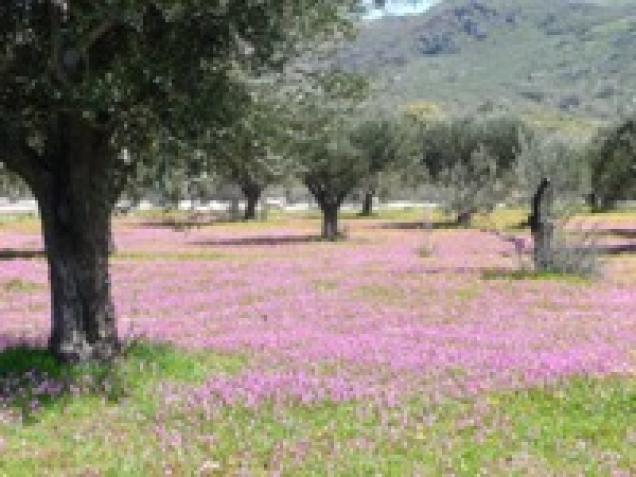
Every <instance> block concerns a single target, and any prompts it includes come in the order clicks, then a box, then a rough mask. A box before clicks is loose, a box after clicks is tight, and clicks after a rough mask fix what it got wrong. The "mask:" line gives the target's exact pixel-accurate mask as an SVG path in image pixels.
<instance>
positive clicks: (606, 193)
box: [588, 118, 636, 210]
mask: <svg viewBox="0 0 636 477" xmlns="http://www.w3.org/2000/svg"><path fill="white" fill-rule="evenodd" d="M588 157H589V161H590V166H591V182H592V195H593V205H594V206H595V208H597V209H602V210H603V209H609V208H611V207H612V206H614V205H615V203H616V201H618V200H621V199H628V198H633V197H635V196H636V118H629V119H626V120H624V121H622V122H621V123H619V124H617V125H614V126H612V127H608V128H605V129H602V130H601V131H599V133H598V134H597V136H596V137H595V138H594V139H593V140H592V143H591V145H590V148H589V156H588Z"/></svg>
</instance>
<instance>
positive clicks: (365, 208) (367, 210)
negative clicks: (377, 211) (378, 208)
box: [360, 190, 375, 217]
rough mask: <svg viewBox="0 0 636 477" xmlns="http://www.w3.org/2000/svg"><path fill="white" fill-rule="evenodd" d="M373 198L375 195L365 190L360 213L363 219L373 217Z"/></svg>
mask: <svg viewBox="0 0 636 477" xmlns="http://www.w3.org/2000/svg"><path fill="white" fill-rule="evenodd" d="M374 197H375V193H374V191H372V190H367V191H366V192H365V193H364V199H363V200H362V212H361V213H360V215H361V216H363V217H371V216H372V215H373V198H374Z"/></svg>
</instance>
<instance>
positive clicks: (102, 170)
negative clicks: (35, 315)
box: [35, 117, 118, 361]
mask: <svg viewBox="0 0 636 477" xmlns="http://www.w3.org/2000/svg"><path fill="white" fill-rule="evenodd" d="M48 148H49V151H48V152H47V157H46V160H47V163H48V164H49V165H50V167H47V168H46V170H44V171H42V172H41V173H40V174H39V180H38V181H37V186H36V187H35V195H36V197H37V199H38V205H39V208H40V214H41V218H42V230H43V235H44V243H45V247H46V253H47V258H48V263H49V276H50V283H51V304H52V320H51V323H52V326H51V337H50V349H51V351H52V352H53V354H54V355H55V356H57V357H58V358H59V359H60V360H62V361H86V360H91V359H105V358H109V357H111V356H112V355H113V354H114V353H116V352H117V349H118V340H117V329H116V325H115V312H114V307H113V302H112V298H111V287H110V277H109V269H108V252H109V242H110V237H111V236H110V233H111V228H110V215H111V211H112V208H113V205H114V202H115V200H116V197H117V193H116V190H117V189H118V187H117V186H116V185H115V184H116V183H117V182H118V180H117V178H116V170H115V168H114V161H115V159H114V154H113V152H112V150H111V148H110V145H109V140H108V137H107V136H106V135H104V133H102V132H100V131H98V130H96V129H93V128H91V127H90V126H88V125H87V124H86V123H84V122H83V121H81V120H77V119H75V118H72V117H67V118H62V119H60V121H59V123H57V124H56V125H55V129H54V131H53V138H51V140H50V144H49V146H48Z"/></svg>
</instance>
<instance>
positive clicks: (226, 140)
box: [209, 82, 291, 220]
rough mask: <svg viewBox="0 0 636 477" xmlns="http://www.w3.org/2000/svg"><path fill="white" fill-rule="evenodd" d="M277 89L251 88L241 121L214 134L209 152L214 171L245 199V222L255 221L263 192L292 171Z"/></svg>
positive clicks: (268, 87) (269, 86)
mask: <svg viewBox="0 0 636 477" xmlns="http://www.w3.org/2000/svg"><path fill="white" fill-rule="evenodd" d="M276 86H279V85H278V83H277V82H273V83H270V84H260V85H255V86H253V87H252V88H251V91H250V100H249V102H247V103H246V104H245V106H244V112H243V114H242V115H241V117H240V119H239V120H238V121H236V122H234V123H233V124H231V125H230V126H229V127H228V128H225V129H222V130H217V131H215V133H216V139H215V140H214V141H213V142H212V147H211V148H210V149H209V151H210V152H209V154H210V155H212V166H213V168H214V171H215V172H216V173H217V174H219V175H220V176H221V177H224V178H226V179H227V180H229V181H230V182H233V183H235V184H236V185H238V186H239V188H240V189H241V191H242V193H243V195H244V196H245V200H246V206H245V213H244V219H245V220H253V219H255V218H256V208H257V205H258V201H259V200H260V198H261V196H262V193H263V191H264V190H265V188H267V187H268V186H269V185H271V184H273V183H275V182H276V181H279V180H281V179H282V178H283V177H285V176H286V175H289V173H290V170H291V164H290V160H289V155H288V154H285V151H284V147H283V143H284V135H285V129H284V128H285V127H286V124H285V111H284V110H283V108H284V104H283V99H282V98H280V97H277V95H276V94H275V91H274V88H276ZM280 86H282V85H280Z"/></svg>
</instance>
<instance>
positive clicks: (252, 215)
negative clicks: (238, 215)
mask: <svg viewBox="0 0 636 477" xmlns="http://www.w3.org/2000/svg"><path fill="white" fill-rule="evenodd" d="M243 193H244V194H245V214H244V219H245V220H256V208H257V206H258V201H259V199H260V198H261V190H260V189H258V188H251V189H249V190H244V191H243Z"/></svg>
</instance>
